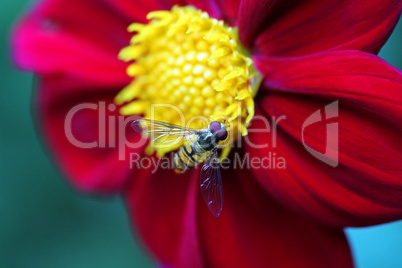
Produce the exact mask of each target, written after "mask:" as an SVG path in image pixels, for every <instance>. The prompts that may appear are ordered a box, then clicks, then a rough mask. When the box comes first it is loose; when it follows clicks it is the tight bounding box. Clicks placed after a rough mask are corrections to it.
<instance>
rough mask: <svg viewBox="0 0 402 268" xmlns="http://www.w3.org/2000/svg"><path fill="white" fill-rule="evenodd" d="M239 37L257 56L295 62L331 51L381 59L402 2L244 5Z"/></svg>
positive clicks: (347, 0) (296, 0)
mask: <svg viewBox="0 0 402 268" xmlns="http://www.w3.org/2000/svg"><path fill="white" fill-rule="evenodd" d="M240 10H241V12H240V14H239V22H238V25H239V31H240V37H241V40H242V41H243V43H244V44H246V45H247V46H249V47H250V46H253V45H254V47H255V48H256V50H257V51H256V53H257V54H262V55H266V56H271V57H279V58H280V57H293V56H301V55H308V54H312V53H316V52H321V51H326V50H362V51H366V52H370V53H378V51H379V49H380V48H381V47H382V45H383V44H384V43H385V42H386V40H387V39H388V37H389V35H390V33H391V32H392V30H393V28H394V27H395V25H396V23H397V21H398V19H399V16H400V14H401V10H402V1H400V0H386V1H376V0H369V1H360V0H354V1H350V0H330V1H320V0H310V1H300V0H293V1H288V0H286V1H263V2H262V3H261V1H254V0H248V1H243V2H242V6H241V8H240Z"/></svg>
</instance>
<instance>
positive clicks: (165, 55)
mask: <svg viewBox="0 0 402 268" xmlns="http://www.w3.org/2000/svg"><path fill="white" fill-rule="evenodd" d="M147 19H149V20H150V21H149V23H148V24H139V23H133V24H131V25H130V26H129V28H128V30H129V31H130V32H136V34H135V35H134V36H133V38H132V39H131V43H130V45H129V46H128V47H125V48H123V49H122V50H121V52H120V54H119V58H120V59H122V60H124V61H133V63H131V64H130V65H129V67H128V68H127V73H128V75H129V76H131V77H135V79H133V81H132V82H131V83H130V84H129V85H128V86H126V87H125V88H124V89H123V90H122V91H121V92H120V93H119V94H118V95H117V96H116V98H115V102H116V104H118V105H123V104H124V106H123V107H122V108H121V109H120V113H121V114H123V115H132V114H142V115H143V116H144V118H148V119H152V120H158V121H162V122H166V123H170V124H176V125H183V124H184V126H186V124H187V122H189V121H192V120H193V119H194V118H202V117H204V118H208V119H209V120H217V121H223V120H224V119H226V120H227V121H228V122H229V123H228V124H230V125H231V128H232V130H233V131H235V132H238V131H240V133H241V134H242V135H247V126H248V125H249V123H250V121H251V119H252V118H253V116H254V100H253V97H254V96H255V95H256V93H257V90H258V87H259V84H260V82H261V75H260V74H259V73H258V72H257V70H256V69H255V67H254V65H253V61H252V60H251V58H250V57H249V56H248V53H247V51H246V50H245V49H244V48H243V47H242V46H241V44H240V42H239V40H238V33H237V29H236V28H232V27H228V26H227V25H225V23H224V22H223V21H220V20H216V19H213V18H210V17H209V16H208V14H207V13H205V12H202V11H199V10H196V9H195V8H193V7H191V6H186V7H178V6H175V7H173V8H172V10H171V11H154V12H151V13H149V14H148V15H147ZM183 119H184V122H183ZM187 127H189V126H188V125H187ZM191 127H192V128H196V129H200V128H202V123H201V120H194V121H192V124H191ZM233 136H235V135H233ZM175 149H177V146H175V148H173V147H172V148H170V149H168V150H166V149H165V150H164V151H163V152H162V151H161V152H159V151H158V153H159V154H160V155H161V154H163V153H165V152H167V151H172V150H175ZM148 151H149V150H148Z"/></svg>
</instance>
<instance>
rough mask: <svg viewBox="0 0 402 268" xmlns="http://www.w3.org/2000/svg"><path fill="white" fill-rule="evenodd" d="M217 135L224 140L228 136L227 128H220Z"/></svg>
mask: <svg viewBox="0 0 402 268" xmlns="http://www.w3.org/2000/svg"><path fill="white" fill-rule="evenodd" d="M215 135H216V137H217V138H218V139H219V140H221V141H223V140H226V138H227V137H228V132H227V130H226V129H221V130H218V131H217V132H216V133H215Z"/></svg>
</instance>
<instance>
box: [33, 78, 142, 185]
mask: <svg viewBox="0 0 402 268" xmlns="http://www.w3.org/2000/svg"><path fill="white" fill-rule="evenodd" d="M118 90H119V88H116V89H105V88H100V87H95V88H94V87H93V85H92V84H88V83H86V82H85V81H77V80H74V79H59V78H44V79H43V81H42V82H41V84H40V90H39V91H38V102H37V107H36V109H37V110H38V114H37V115H38V117H39V125H40V127H41V132H42V135H43V136H44V142H45V144H46V145H47V147H48V148H49V150H50V151H51V153H52V157H54V159H55V162H56V164H57V165H58V166H59V167H60V168H61V170H62V171H63V173H64V174H65V175H66V176H67V178H68V179H69V180H70V182H71V183H72V184H73V185H74V186H75V187H76V188H78V189H79V190H81V191H85V192H91V193H114V192H117V191H119V190H120V188H121V187H122V186H123V185H125V184H126V183H127V182H128V181H129V180H130V179H132V178H133V170H131V169H130V155H131V154H133V155H132V156H135V155H134V154H136V153H137V154H140V155H142V151H143V146H142V147H140V148H136V149H130V148H127V146H126V145H125V144H123V142H124V141H125V140H126V139H125V138H124V137H127V141H128V142H132V143H133V142H134V141H138V139H139V138H140V137H139V136H138V135H137V134H136V133H135V131H133V130H132V129H131V128H130V127H129V125H130V123H131V121H132V120H134V118H133V119H132V120H131V121H129V120H128V119H127V121H126V122H125V124H123V123H121V124H118V122H119V120H122V121H123V119H124V118H123V117H122V116H118V110H117V109H116V110H115V111H110V109H109V105H111V104H112V103H113V98H114V97H115V94H116V92H117V91H118ZM89 105H91V106H89ZM102 105H104V108H102ZM112 105H113V104H112ZM74 108H76V109H77V110H72V109H74ZM69 114H70V115H71V116H70V117H68V115H69ZM69 118H70V119H69ZM111 118H113V119H111ZM119 118H120V119H119ZM136 118H138V117H136ZM70 120H71V121H70ZM112 120H115V123H114V124H112V125H110V124H111V123H113V121H112ZM70 126H71V127H70ZM120 126H121V127H120ZM70 129H71V134H72V136H71V135H70V134H69V131H70ZM94 142H96V143H94ZM119 142H120V143H119ZM81 143H85V146H87V148H81V147H82V146H81V145H82V144H81ZM92 143H94V144H92ZM133 169H134V170H135V167H134V168H133Z"/></svg>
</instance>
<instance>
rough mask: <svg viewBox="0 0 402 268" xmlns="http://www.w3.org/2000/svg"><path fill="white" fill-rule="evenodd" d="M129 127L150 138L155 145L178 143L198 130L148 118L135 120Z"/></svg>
mask: <svg viewBox="0 0 402 268" xmlns="http://www.w3.org/2000/svg"><path fill="white" fill-rule="evenodd" d="M131 127H132V128H133V129H134V130H135V131H136V132H138V133H140V134H141V135H142V136H144V137H146V138H148V139H150V140H151V142H153V143H154V145H156V146H158V145H163V144H168V145H169V146H171V145H175V144H179V143H180V142H181V141H182V139H183V138H185V137H186V136H191V135H193V134H196V133H197V132H198V130H196V129H192V128H184V127H181V126H177V125H172V124H168V123H165V122H160V121H154V120H149V119H138V120H135V121H133V122H132V123H131Z"/></svg>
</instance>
